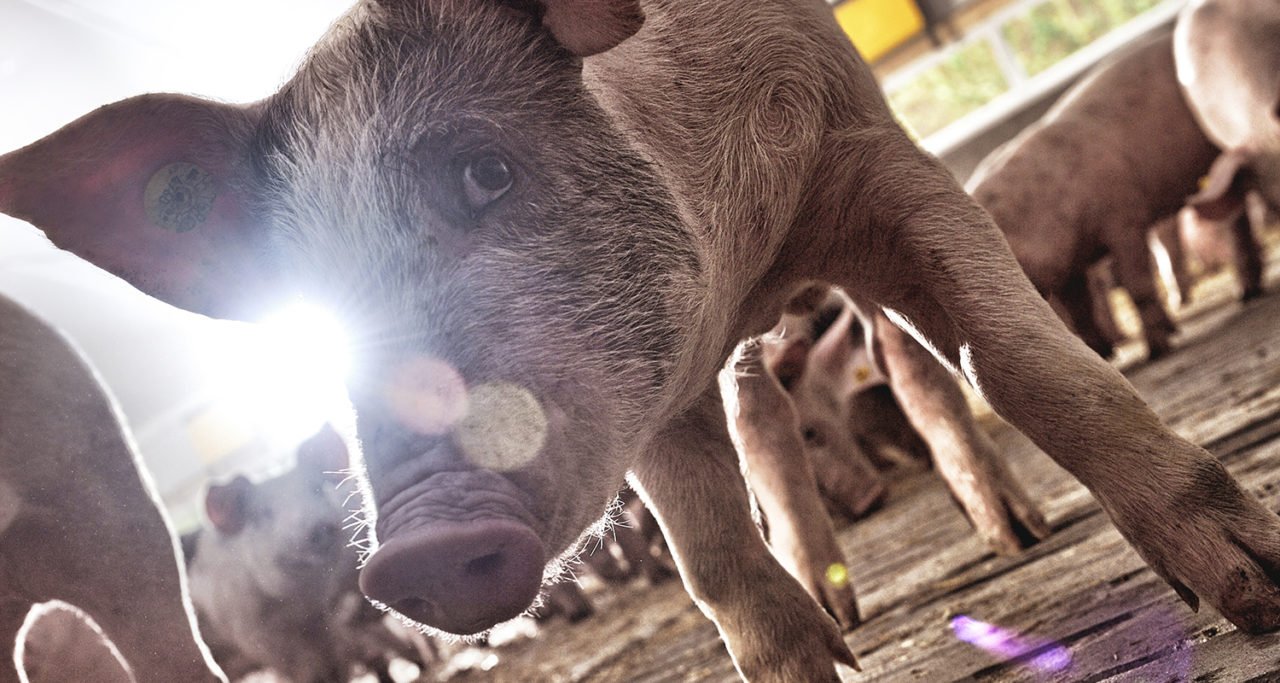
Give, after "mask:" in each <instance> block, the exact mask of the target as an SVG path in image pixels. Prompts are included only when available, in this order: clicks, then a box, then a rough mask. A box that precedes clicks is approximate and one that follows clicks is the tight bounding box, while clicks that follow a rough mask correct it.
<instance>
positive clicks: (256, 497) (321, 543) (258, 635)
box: [183, 426, 413, 683]
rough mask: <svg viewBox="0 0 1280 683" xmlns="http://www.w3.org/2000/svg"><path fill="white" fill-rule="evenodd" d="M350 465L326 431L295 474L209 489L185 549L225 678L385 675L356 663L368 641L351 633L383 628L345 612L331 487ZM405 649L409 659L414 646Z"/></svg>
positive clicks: (350, 588) (344, 545)
mask: <svg viewBox="0 0 1280 683" xmlns="http://www.w3.org/2000/svg"><path fill="white" fill-rule="evenodd" d="M347 466H348V464H347V449H346V446H345V444H344V442H343V440H342V438H341V437H340V436H339V435H338V434H337V433H336V432H335V431H334V430H333V429H332V428H330V427H328V426H326V427H325V428H323V429H322V430H321V431H320V432H318V433H317V434H315V435H314V436H312V437H311V438H310V439H308V440H307V441H305V442H303V444H302V445H301V446H299V448H298V456H297V465H296V466H295V467H294V468H293V469H291V470H289V471H287V472H285V473H283V474H280V475H278V476H275V477H273V478H270V479H266V480H264V481H260V482H250V480H249V479H248V478H246V477H244V476H237V477H235V478H234V479H233V480H231V481H230V482H227V483H223V484H215V485H213V486H211V487H210V488H209V490H208V491H207V493H206V496H205V511H206V516H207V518H208V523H207V525H206V526H205V527H204V528H201V529H199V530H198V531H196V532H193V533H192V534H189V535H187V536H186V537H184V539H183V545H184V548H185V549H186V553H187V563H188V568H187V571H188V574H189V575H190V577H191V597H192V601H193V602H194V603H195V606H196V610H197V613H198V615H199V618H200V625H201V628H202V629H203V631H204V633H205V637H206V639H207V640H208V642H209V646H210V648H211V650H212V651H213V654H214V657H215V658H216V659H217V660H218V662H219V663H220V664H221V665H222V666H223V668H224V669H225V670H226V671H227V673H228V674H230V675H231V676H233V677H240V676H243V675H245V674H248V673H250V672H253V671H257V670H260V669H270V670H272V671H274V672H276V673H277V674H279V675H282V676H285V677H287V678H288V679H289V680H291V681H294V683H311V682H319V681H332V680H345V679H346V678H347V677H349V676H351V675H352V673H353V671H354V670H355V669H357V668H361V667H363V668H365V669H374V670H377V669H379V668H385V664H386V662H385V661H373V662H364V661H359V659H358V656H357V655H358V654H359V653H363V652H366V651H367V650H368V648H366V647H365V646H364V645H363V643H364V642H366V641H369V640H370V638H369V637H368V636H367V634H361V633H358V632H357V631H359V630H376V631H385V630H386V629H387V628H388V627H387V625H385V624H384V623H382V620H381V619H379V618H376V616H374V617H373V618H369V617H371V616H373V615H368V614H366V613H365V612H367V611H368V610H365V609H363V608H362V609H361V610H355V611H353V610H352V609H351V608H350V606H348V607H346V608H344V607H343V605H344V602H345V601H347V599H348V596H350V595H352V594H354V593H356V591H357V589H356V564H357V558H356V552H355V550H354V548H352V547H351V546H350V535H351V534H350V533H348V532H345V531H344V530H343V526H344V522H345V520H346V517H347V514H348V513H347V512H346V511H345V509H344V506H343V503H344V500H343V499H342V497H343V495H344V494H343V493H342V492H340V491H339V490H338V486H337V483H338V481H339V480H340V479H341V478H342V476H343V475H342V473H343V472H344V471H345V470H346V468H347ZM375 614H376V613H375ZM399 640H400V639H392V638H383V639H382V642H384V643H387V644H388V647H390V645H394V644H395V643H396V642H398V641H399ZM401 649H402V651H403V653H404V654H406V655H408V656H410V657H412V653H413V648H412V646H411V643H409V644H405V646H404V647H403V648H401ZM384 650H385V648H384Z"/></svg>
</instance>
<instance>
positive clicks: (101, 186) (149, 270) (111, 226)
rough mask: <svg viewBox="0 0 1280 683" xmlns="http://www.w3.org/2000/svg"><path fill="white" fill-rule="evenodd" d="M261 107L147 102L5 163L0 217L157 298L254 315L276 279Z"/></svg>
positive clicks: (105, 112)
mask: <svg viewBox="0 0 1280 683" xmlns="http://www.w3.org/2000/svg"><path fill="white" fill-rule="evenodd" d="M259 118H260V114H259V108H258V107H256V106H233V105H226V104H218V103H214V102H208V101H204V100H200V99H196V98H192V97H184V96H179V95H142V96H140V97H134V98H131V99H127V100H124V101H121V102H117V103H115V104H111V105H107V106H105V107H101V108H99V109H97V110H95V111H93V112H91V113H89V114H87V115H85V116H83V117H81V118H80V119H78V120H76V121H74V122H72V123H70V124H68V125H67V126H65V127H64V128H62V129H60V130H58V131H56V132H54V133H53V134H51V135H49V136H48V137H46V138H44V139H42V140H39V141H37V142H35V143H32V144H31V145H28V146H27V147H24V148H22V149H19V150H17V151H15V152H10V153H9V154H5V155H3V156H0V212H3V213H7V214H9V215H12V216H15V217H17V218H21V219H23V220H26V221H28V222H30V223H32V224H34V225H35V226H36V227H38V228H40V229H41V230H44V232H45V234H47V235H48V236H49V239H51V240H52V241H53V243H54V244H56V245H58V246H59V247H62V248H63V249H66V250H68V251H71V252H73V253H75V254H77V255H79V256H81V257H83V258H85V259H87V260H88V261H90V262H92V263H94V264H96V265H98V266H100V267H102V268H104V269H106V270H108V271H110V272H112V273H114V274H116V275H118V276H120V277H122V278H124V279H125V280H128V281H129V282H130V283H132V284H133V285H134V286H135V287H137V288H139V289H141V290H142V291H144V292H146V293H148V294H151V295H152V296H155V297H157V298H159V299H162V300H164V301H167V302H169V303H171V304H174V305H176V306H180V307H182V308H186V309H188V310H192V311H196V312H199V313H204V314H206V315H214V316H219V317H241V318H245V317H252V314H253V313H256V312H258V311H257V310H250V309H249V308H248V307H247V306H246V304H249V303H250V302H253V301H255V300H256V299H257V298H258V297H262V296H263V293H264V292H263V286H264V285H265V283H264V280H266V279H267V278H268V275H269V273H270V272H271V269H270V264H269V263H267V262H266V261H267V259H266V258H265V256H264V251H265V250H264V242H265V241H266V240H265V239H264V238H265V234H264V232H265V231H264V230H263V226H262V225H261V224H260V222H259V221H257V220H255V216H254V210H253V208H252V207H253V206H254V202H253V201H252V197H251V192H252V188H254V187H256V186H257V185H258V184H259V183H257V182H255V178H254V177H253V171H252V166H251V164H250V161H249V149H250V141H251V138H252V136H253V131H254V129H255V127H256V125H257V122H258V120H259Z"/></svg>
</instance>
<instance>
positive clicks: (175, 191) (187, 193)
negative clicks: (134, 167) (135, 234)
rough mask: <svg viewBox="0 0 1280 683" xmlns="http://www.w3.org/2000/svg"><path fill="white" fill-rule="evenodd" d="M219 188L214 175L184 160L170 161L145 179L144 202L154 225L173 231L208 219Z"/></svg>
mask: <svg viewBox="0 0 1280 683" xmlns="http://www.w3.org/2000/svg"><path fill="white" fill-rule="evenodd" d="M217 196H218V192H217V190H215V189H214V187H213V176H211V175H209V174H208V173H207V172H205V170H204V169H202V168H200V167H199V166H196V165H195V164H189V163H187V162H185V161H179V162H177V163H173V164H169V165H168V166H165V167H164V168H162V169H160V170H159V171H156V172H155V175H153V176H151V180H149V181H147V189H146V191H145V193H144V194H143V206H145V207H146V210H147V218H148V219H150V221H151V222H152V223H154V224H155V225H156V226H158V227H161V228H164V229H165V230H172V231H174V232H187V231H190V230H194V229H196V228H197V227H199V226H200V224H202V223H204V222H205V221H206V220H208V219H209V213H210V212H211V211H212V210H213V200H214V199H215V198H217Z"/></svg>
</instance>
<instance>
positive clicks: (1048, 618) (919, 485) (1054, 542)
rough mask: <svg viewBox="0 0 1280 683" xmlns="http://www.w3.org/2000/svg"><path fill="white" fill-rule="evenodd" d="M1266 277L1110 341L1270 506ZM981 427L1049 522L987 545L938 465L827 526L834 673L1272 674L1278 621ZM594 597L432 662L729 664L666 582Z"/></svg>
mask: <svg viewBox="0 0 1280 683" xmlns="http://www.w3.org/2000/svg"><path fill="white" fill-rule="evenodd" d="M1271 246H1272V247H1273V248H1272V249H1271V252H1272V253H1273V254H1275V253H1276V249H1275V248H1274V247H1275V246H1276V245H1275V244H1272V245H1271ZM1278 285H1280V263H1277V262H1276V260H1275V259H1274V258H1273V259H1272V263H1271V272H1270V273H1269V277H1268V291H1269V292H1270V294H1268V295H1267V296H1265V297H1263V298H1262V299H1261V300H1258V301H1254V302H1252V303H1250V304H1248V305H1247V306H1241V305H1240V304H1238V303H1235V301H1234V287H1235V282H1234V279H1233V278H1231V277H1227V276H1225V275H1223V276H1217V277H1214V278H1211V279H1209V280H1206V281H1205V282H1203V283H1201V285H1200V286H1199V287H1198V289H1197V296H1196V299H1195V301H1194V302H1193V304H1192V305H1191V306H1189V307H1188V308H1187V309H1184V311H1183V313H1182V314H1181V315H1180V316H1179V317H1180V318H1181V319H1182V322H1183V333H1182V336H1181V343H1180V344H1179V345H1178V348H1177V350H1176V351H1175V352H1174V353H1173V354H1172V356H1170V357H1168V358H1166V359H1163V360H1161V361H1158V362H1155V363H1151V364H1137V363H1135V362H1134V361H1133V359H1134V358H1135V357H1136V356H1138V355H1140V354H1141V349H1135V348H1126V349H1124V350H1123V351H1124V352H1123V353H1122V354H1121V361H1120V363H1121V366H1122V367H1123V366H1125V365H1129V366H1131V367H1128V368H1126V369H1125V373H1126V375H1127V376H1128V377H1129V378H1130V380H1131V381H1132V382H1133V384H1134V385H1135V386H1136V387H1137V388H1138V390H1139V391H1140V392H1141V393H1142V395H1143V396H1145V397H1146V398H1147V400H1148V401H1149V402H1150V403H1151V405H1152V407H1153V408H1154V409H1155V410H1156V412H1157V413H1159V414H1160V415H1161V417H1163V418H1164V420H1165V421H1166V422H1167V423H1168V424H1170V425H1171V426H1172V427H1173V428H1174V429H1175V430H1176V431H1177V432H1178V433H1180V434H1182V435H1183V436H1185V437H1187V438H1189V439H1191V440H1193V441H1195V442H1197V443H1200V444H1202V445H1204V446H1205V447H1206V448H1208V449H1209V450H1210V451H1212V452H1213V453H1214V454H1216V455H1217V456H1218V457H1219V458H1221V459H1222V460H1223V462H1224V463H1226V465H1227V467H1228V469H1230V471H1231V472H1232V473H1233V474H1234V475H1235V476H1236V477H1237V478H1238V479H1239V480H1240V481H1241V483H1242V484H1243V485H1244V487H1245V488H1246V489H1247V490H1249V491H1251V492H1253V493H1254V494H1255V495H1258V496H1261V497H1262V498H1263V499H1264V500H1265V501H1266V503H1267V504H1268V506H1270V507H1271V508H1273V509H1280V291H1278V290H1280V287H1278ZM1132 346H1135V347H1136V346H1137V345H1136V344H1134V345H1132ZM1126 358H1127V359H1128V360H1125V359H1126ZM993 424H995V423H994V422H993ZM993 432H994V436H995V438H996V440H997V443H998V444H999V445H1000V446H1001V448H1002V449H1003V451H1004V452H1005V453H1006V455H1007V457H1008V458H1009V459H1010V461H1011V463H1012V466H1013V468H1014V470H1015V473H1016V474H1017V475H1018V476H1019V478H1020V479H1021V481H1023V482H1025V485H1026V486H1027V487H1028V488H1029V489H1030V491H1031V493H1032V494H1033V495H1035V496H1036V497H1037V498H1038V499H1039V500H1040V501H1042V510H1043V511H1044V513H1045V515H1046V517H1047V518H1048V520H1049V522H1050V524H1051V525H1052V526H1053V530H1054V532H1053V535H1052V536H1050V537H1049V538H1048V539H1047V540H1045V541H1043V542H1042V543H1040V544H1039V545H1037V546H1035V547H1034V548H1032V549H1030V550H1028V551H1026V552H1025V553H1023V554H1021V555H1019V556H1017V557H997V556H995V555H993V554H992V553H991V552H990V551H988V550H987V549H986V547H985V546H984V545H983V544H981V543H980V542H979V541H978V540H977V539H976V538H975V537H974V535H973V534H972V533H970V531H969V528H968V526H967V523H966V522H965V520H964V518H963V517H962V515H961V513H960V512H959V510H958V509H957V508H956V507H955V506H954V505H953V504H952V502H951V500H950V499H949V497H948V495H947V493H946V490H945V489H944V487H943V485H942V483H941V481H940V480H939V479H937V478H936V477H935V476H934V475H932V474H931V473H925V474H921V475H915V476H912V477H908V478H906V479H903V480H901V481H900V482H899V483H898V484H897V486H896V488H895V489H894V490H893V491H892V493H891V497H890V499H889V500H888V502H887V504H886V505H885V507H884V508H883V509H882V510H880V511H879V512H877V513H875V514H874V515H872V516H871V517H870V518H869V519H866V520H863V521H861V522H858V523H856V524H853V525H851V526H846V527H845V528H843V529H841V530H840V531H839V538H840V541H841V544H842V546H843V548H844V550H845V552H846V554H847V557H848V558H849V559H850V564H851V579H852V581H853V585H854V586H855V588H856V590H857V592H858V596H859V602H860V605H861V607H862V610H863V615H864V618H866V619H867V620H868V621H867V623H865V624H864V625H863V626H861V627H860V628H859V629H857V630H856V631H855V632H854V633H852V634H850V635H848V636H847V640H848V642H849V644H850V646H851V647H852V649H853V651H854V652H855V653H856V654H857V656H858V659H859V660H860V661H861V663H862V667H863V673H861V674H859V673H856V672H854V671H852V670H848V669H842V670H841V675H842V676H843V677H844V679H845V680H847V681H951V680H973V681H1073V682H1074V681H1090V682H1093V681H1142V682H1147V681H1153V682H1161V683H1163V682H1165V681H1191V680H1194V681H1203V682H1206V683H1207V682H1226V681H1280V635H1274V636H1265V637H1250V636H1247V635H1244V634H1242V633H1240V632H1238V631H1236V630H1235V628H1234V627H1233V626H1232V625H1231V624H1229V623H1228V622H1227V621H1226V620H1224V619H1223V618H1221V617H1220V616H1219V615H1218V614H1217V613H1216V612H1215V611H1214V610H1213V609H1212V608H1211V607H1207V606H1206V607H1203V608H1202V609H1201V610H1200V612H1199V613H1198V614H1196V613H1193V612H1192V611H1191V610H1190V609H1188V608H1187V606H1186V605H1185V604H1183V603H1182V602H1181V601H1180V600H1179V599H1178V598H1177V597H1176V596H1175V595H1174V593H1173V591H1172V590H1170V589H1169V587H1168V586H1167V585H1166V584H1165V583H1164V582H1162V581H1161V580H1160V579H1158V578H1157V577H1156V576H1155V575H1154V574H1153V573H1152V572H1151V571H1150V570H1149V569H1147V567H1146V565H1145V564H1144V563H1143V562H1142V560H1141V559H1139V557H1138V556H1137V555H1136V554H1135V553H1134V552H1133V551H1132V550H1131V549H1130V548H1129V547H1128V545H1127V544H1126V543H1125V542H1124V541H1123V540H1122V539H1121V537H1120V535H1119V533H1118V532H1117V531H1116V530H1115V528H1114V527H1112V526H1111V524H1110V523H1109V522H1108V520H1107V518H1106V517H1105V516H1104V515H1103V513H1102V511H1101V510H1100V509H1099V508H1098V506H1097V505H1096V504H1095V503H1094V502H1093V499H1092V498H1091V497H1090V496H1089V494H1088V493H1087V492H1086V491H1085V489H1084V488H1083V487H1082V486H1080V485H1079V484H1078V483H1076V482H1075V480H1073V479H1072V478H1071V477H1069V476H1068V475H1067V474H1066V473H1065V472H1064V471H1063V470H1061V469H1059V468H1058V467H1057V466H1056V465H1054V464H1053V463H1052V462H1051V461H1050V460H1049V459H1048V457H1046V456H1045V455H1044V454H1042V453H1041V452H1040V451H1038V450H1037V449H1036V448H1035V447H1034V446H1032V445H1031V444H1030V442H1029V441H1027V440H1026V439H1025V438H1024V437H1022V436H1021V435H1020V434H1018V433H1017V432H1015V431H1014V430H1012V429H1010V428H1008V427H1006V426H1004V425H995V426H994V427H993ZM596 602H597V605H598V606H599V607H600V608H601V609H600V614H598V615H597V616H596V617H594V618H592V619H589V620H587V621H585V622H583V623H580V624H576V625H570V624H566V623H564V622H562V621H557V622H553V623H551V624H549V625H546V626H543V627H542V628H541V633H540V635H539V636H538V637H537V638H532V639H530V638H522V639H516V640H515V641H514V642H512V643H510V644H508V645H506V646H503V647H498V648H496V649H494V650H486V651H484V652H483V653H472V654H476V655H477V656H476V657H474V658H472V659H471V660H469V661H470V666H471V668H470V670H462V671H458V670H456V667H454V670H453V671H437V672H436V675H438V676H440V677H442V678H444V677H447V678H449V679H450V680H455V681H470V680H485V681H522V682H523V681H544V680H545V681H586V680H591V681H629V682H641V681H728V680H736V678H735V674H734V670H733V666H732V663H731V662H730V661H729V657H728V655H727V654H726V652H725V650H724V648H723V646H722V645H721V644H720V640H719V638H718V636H717V633H716V630H715V628H714V627H713V626H712V624H711V623H710V622H709V621H707V620H706V619H705V618H704V617H703V616H702V614H701V613H700V612H698V611H697V609H695V608H694V606H693V604H692V603H691V602H690V600H689V598H688V597H686V596H685V594H684V591H683V589H682V588H681V586H680V585H679V584H678V583H668V584H666V585H663V586H659V587H657V588H653V589H650V588H643V587H640V586H635V587H632V588H629V589H626V590H623V591H613V592H610V593H604V594H600V595H598V596H597V597H596ZM959 615H965V616H968V617H971V618H972V619H976V620H981V621H982V622H986V623H990V624H995V625H998V626H999V627H1001V628H1002V629H1007V630H1008V631H1009V632H1011V633H1013V634H1016V636H1015V638H1016V639H1017V640H1018V641H1019V642H1020V643H1021V644H1022V650H1023V653H1022V654H1021V655H1015V656H1010V655H1008V654H1006V655H1004V656H1001V655H998V654H994V653H992V652H988V651H985V650H983V649H980V648H978V647H975V646H973V645H970V644H968V643H966V642H963V641H961V640H960V639H959V638H958V637H957V635H956V634H955V632H953V627H952V623H953V617H956V616H959ZM1064 648H1065V652H1066V653H1069V655H1068V654H1064ZM461 661H464V660H462V659H458V658H455V660H454V663H455V665H456V664H457V663H458V662H461Z"/></svg>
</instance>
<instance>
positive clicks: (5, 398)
mask: <svg viewBox="0 0 1280 683" xmlns="http://www.w3.org/2000/svg"><path fill="white" fill-rule="evenodd" d="M0 425H2V427H0V643H2V644H3V647H0V655H2V656H0V660H2V661H3V664H0V681H5V682H9V681H17V680H19V676H18V671H17V670H16V669H15V668H14V665H13V662H14V658H13V653H14V648H15V646H16V645H17V639H18V635H19V630H20V628H21V627H22V625H23V622H24V620H25V619H26V617H27V613H28V611H30V610H31V608H32V606H34V605H36V604H39V603H44V602H48V601H50V600H59V601H62V602H65V603H68V604H71V605H74V606H75V607H77V608H78V609H80V610H82V611H83V612H84V613H85V614H88V615H89V616H90V617H91V618H92V619H93V621H94V622H96V623H97V624H98V625H99V626H100V627H101V630H102V631H103V632H105V633H106V634H107V635H108V636H109V637H110V638H111V641H112V642H113V643H114V644H115V646H116V648H117V651H118V652H119V653H120V656H121V657H122V658H123V659H124V661H126V662H127V663H128V667H129V670H130V671H131V672H132V675H133V676H134V677H135V678H136V679H137V680H143V681H225V680H226V679H225V678H224V677H223V676H222V672H221V671H220V670H219V669H218V667H217V666H216V665H215V664H214V663H213V660H212V659H210V658H209V654H208V650H207V648H205V646H204V643H203V642H202V641H201V639H200V634H199V630H198V628H197V626H196V622H195V618H194V614H193V613H192V610H191V604H190V600H189V599H188V597H187V592H186V576H185V574H184V572H183V567H182V564H181V562H180V561H179V556H178V548H177V546H176V541H175V539H174V534H173V531H172V527H171V526H170V524H169V520H168V518H167V516H166V515H165V513H164V511H163V508H162V507H161V506H160V502H159V496H158V494H157V493H156V491H155V488H154V486H153V485H152V483H151V481H150V479H149V478H148V477H147V475H146V474H145V472H144V471H143V470H141V469H140V464H141V463H140V462H139V458H138V456H137V453H136V452H135V450H134V447H133V444H132V439H131V437H130V436H129V435H128V434H127V433H126V431H125V427H124V425H123V421H122V419H121V415H120V411H119V409H118V407H117V406H116V404H115V402H114V399H113V398H112V397H111V395H110V394H109V393H108V392H107V390H106V388H104V387H103V386H102V384H101V382H100V381H99V379H98V377H97V375H96V374H95V373H94V371H93V370H92V368H91V367H90V366H89V364H88V363H87V362H86V361H85V360H84V358H83V357H82V356H81V354H80V352H79V351H78V350H77V349H76V348H75V347H74V346H73V345H72V344H71V342H70V341H69V340H67V339H66V338H64V337H63V336H62V335H61V334H60V333H59V332H57V331H56V330H55V329H53V328H52V327H51V326H49V325H48V324H47V323H45V322H44V321H42V320H40V319H39V318H37V317H36V316H35V315H34V314H32V313H31V312H29V311H27V310H26V309H25V308H23V307H21V306H19V305H18V304H17V303H15V302H13V301H12V300H10V299H8V298H5V297H0ZM51 671H52V672H54V673H55V674H56V672H57V667H56V666H55V667H52V668H51Z"/></svg>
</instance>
